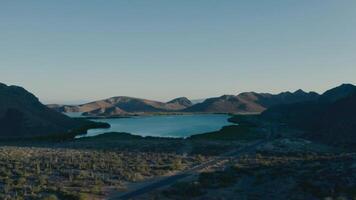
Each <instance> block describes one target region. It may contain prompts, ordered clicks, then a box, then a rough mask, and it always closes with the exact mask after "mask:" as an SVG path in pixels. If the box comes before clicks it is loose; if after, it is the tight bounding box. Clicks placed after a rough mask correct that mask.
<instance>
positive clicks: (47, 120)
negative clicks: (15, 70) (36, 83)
mask: <svg viewBox="0 0 356 200" xmlns="http://www.w3.org/2000/svg"><path fill="white" fill-rule="evenodd" d="M84 125H85V122H84V121H83V120H74V119H71V118H69V117H67V116H65V115H63V114H61V113H58V112H55V111H53V110H51V109H49V108H48V107H47V106H45V105H43V104H41V103H40V102H39V100H38V98H36V97H35V96H34V95H33V94H31V93H29V92H28V91H26V90H25V89H24V88H22V87H18V86H7V85H5V84H2V83H0V138H14V137H21V138H23V137H33V136H44V135H51V134H61V133H63V134H64V133H66V132H68V131H70V130H73V129H76V128H80V127H81V126H84Z"/></svg>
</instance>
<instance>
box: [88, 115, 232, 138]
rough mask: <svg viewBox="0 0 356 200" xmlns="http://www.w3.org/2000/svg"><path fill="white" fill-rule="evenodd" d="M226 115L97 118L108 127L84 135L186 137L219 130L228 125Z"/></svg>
mask: <svg viewBox="0 0 356 200" xmlns="http://www.w3.org/2000/svg"><path fill="white" fill-rule="evenodd" d="M228 118H229V116H228V115H217V114H206V115H162V116H139V117H132V118H115V119H97V120H93V121H98V122H107V123H109V124H110V125H111V128H108V129H92V130H89V131H88V134H87V135H85V136H95V135H99V134H102V133H106V132H127V133H131V134H134V135H141V136H160V137H187V136H190V135H194V134H199V133H206V132H211V131H217V130H220V129H221V128H222V127H223V126H226V125H229V124H230V123H229V122H228V121H227V119H228Z"/></svg>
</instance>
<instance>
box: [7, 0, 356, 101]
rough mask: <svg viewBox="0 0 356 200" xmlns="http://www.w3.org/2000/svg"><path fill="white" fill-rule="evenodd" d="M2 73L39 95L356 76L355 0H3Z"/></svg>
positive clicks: (229, 87) (310, 85)
mask: <svg viewBox="0 0 356 200" xmlns="http://www.w3.org/2000/svg"><path fill="white" fill-rule="evenodd" d="M0 82H4V83H6V84H16V85H21V86H24V87H25V88H26V89H28V90H30V91H32V92H33V93H34V94H36V95H37V96H38V97H39V98H40V99H41V100H42V101H43V102H45V103H53V102H58V103H64V102H77V101H82V100H95V99H101V98H106V97H110V96H116V95H126V96H136V97H143V98H149V99H157V100H163V101H165V100H168V99H171V98H174V97H177V96H187V97H189V98H193V99H194V98H202V97H208V96H219V95H222V94H237V93H239V92H242V91H252V90H253V91H258V92H280V91H284V90H296V89H298V88H302V89H305V90H316V91H318V92H322V91H324V90H325V89H327V88H330V87H332V86H336V85H338V84H341V83H343V82H349V83H353V84H355V83H356V1H355V0H244V1H242V0H241V1H238V0H235V1H233V0H229V1H223V0H214V1H209V0H179V1H173V0H161V1H156V0H147V1H146V0H121V1H120V0H115V1H114V0H112V1H110V0H105V1H101V0H82V1H80V0H75V1H73V0H60V1H49V0H33V1H29V0H22V1H20V0H1V1H0Z"/></svg>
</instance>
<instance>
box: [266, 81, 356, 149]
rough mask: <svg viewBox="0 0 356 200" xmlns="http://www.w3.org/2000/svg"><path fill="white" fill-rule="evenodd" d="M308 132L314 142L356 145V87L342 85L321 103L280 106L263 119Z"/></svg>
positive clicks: (322, 98)
mask: <svg viewBox="0 0 356 200" xmlns="http://www.w3.org/2000/svg"><path fill="white" fill-rule="evenodd" d="M261 116H262V117H263V118H265V119H269V120H278V121H281V122H283V123H287V124H288V125H289V126H292V127H296V128H298V129H302V130H304V131H306V136H307V137H309V138H311V139H316V140H318V141H323V142H327V143H332V144H339V145H340V144H342V145H345V146H355V145H356V134H355V131H356V86H354V85H351V84H342V85H340V86H338V87H335V88H332V89H330V90H328V91H326V92H325V93H323V94H322V95H320V96H319V97H318V98H317V99H315V100H312V101H304V102H299V103H293V104H288V105H276V106H273V107H271V108H269V109H268V110H266V111H265V112H263V113H262V115H261Z"/></svg>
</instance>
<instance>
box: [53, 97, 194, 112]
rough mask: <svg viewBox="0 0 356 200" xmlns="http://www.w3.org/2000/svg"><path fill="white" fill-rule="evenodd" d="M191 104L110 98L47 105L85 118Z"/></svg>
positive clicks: (186, 101) (169, 109)
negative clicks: (82, 115)
mask: <svg viewBox="0 0 356 200" xmlns="http://www.w3.org/2000/svg"><path fill="white" fill-rule="evenodd" d="M191 105H192V102H190V101H189V99H187V98H185V97H180V98H176V99H173V100H171V101H169V102H166V103H164V102H159V101H152V100H147V99H140V98H134V97H125V96H118V97H111V98H108V99H104V100H99V101H94V102H91V103H87V104H82V105H78V106H66V105H49V107H50V108H52V109H54V110H57V111H59V112H83V114H84V115H87V116H98V115H106V116H107V115H125V114H132V113H154V112H173V111H179V110H182V109H185V108H187V107H189V106H191Z"/></svg>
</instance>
